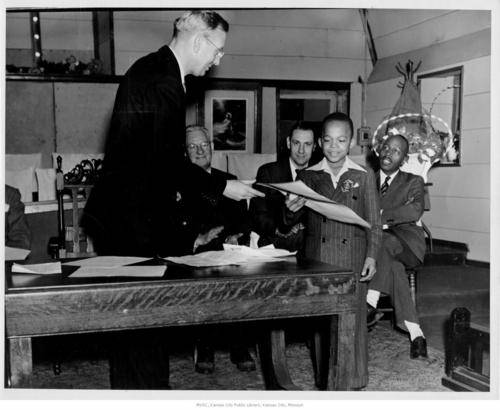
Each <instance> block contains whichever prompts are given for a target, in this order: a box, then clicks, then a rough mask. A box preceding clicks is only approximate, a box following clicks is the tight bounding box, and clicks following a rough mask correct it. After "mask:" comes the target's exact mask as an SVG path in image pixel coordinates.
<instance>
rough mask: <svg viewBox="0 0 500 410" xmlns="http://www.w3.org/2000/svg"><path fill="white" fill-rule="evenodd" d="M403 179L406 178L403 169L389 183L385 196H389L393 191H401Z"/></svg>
mask: <svg viewBox="0 0 500 410" xmlns="http://www.w3.org/2000/svg"><path fill="white" fill-rule="evenodd" d="M403 179H404V178H403V175H402V174H401V171H399V172H398V173H397V175H396V176H395V177H394V180H393V181H392V182H391V184H390V185H389V188H388V189H387V192H386V193H385V196H388V195H390V194H392V193H393V192H397V191H399V187H400V185H401V184H403V183H404V181H403Z"/></svg>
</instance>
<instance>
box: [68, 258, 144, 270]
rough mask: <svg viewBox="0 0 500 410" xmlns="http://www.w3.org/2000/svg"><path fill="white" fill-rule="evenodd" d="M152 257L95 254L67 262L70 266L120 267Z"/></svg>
mask: <svg viewBox="0 0 500 410" xmlns="http://www.w3.org/2000/svg"><path fill="white" fill-rule="evenodd" d="M149 259H151V258H142V257H138V256H95V257H93V258H86V259H79V260H77V261H71V262H65V263H64V264H63V265H68V266H87V267H93V268H118V267H120V266H126V265H132V264H134V263H138V262H144V261H147V260H149Z"/></svg>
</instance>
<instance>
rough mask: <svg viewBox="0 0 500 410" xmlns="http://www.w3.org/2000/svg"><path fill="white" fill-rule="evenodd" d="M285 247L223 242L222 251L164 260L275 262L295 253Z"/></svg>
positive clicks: (205, 264)
mask: <svg viewBox="0 0 500 410" xmlns="http://www.w3.org/2000/svg"><path fill="white" fill-rule="evenodd" d="M295 254H296V252H289V251H287V250H285V249H275V248H274V246H272V245H269V246H265V247H262V248H258V249H252V248H249V247H248V246H241V245H229V244H224V250H223V251H208V252H202V253H198V254H196V255H186V256H175V257H168V258H165V259H166V260H168V261H170V262H174V263H179V264H183V265H189V266H195V267H209V266H224V265H243V264H246V263H250V262H276V261H279V260H280V258H283V257H286V256H292V255H295Z"/></svg>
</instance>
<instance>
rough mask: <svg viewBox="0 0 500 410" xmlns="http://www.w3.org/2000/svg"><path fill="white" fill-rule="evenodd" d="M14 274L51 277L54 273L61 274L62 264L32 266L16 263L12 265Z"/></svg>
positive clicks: (50, 263) (52, 263)
mask: <svg viewBox="0 0 500 410" xmlns="http://www.w3.org/2000/svg"><path fill="white" fill-rule="evenodd" d="M12 272H14V273H33V274H36V275H51V274H53V273H61V272H62V271H61V262H49V263H35V264H31V265H20V264H18V263H14V264H13V265H12Z"/></svg>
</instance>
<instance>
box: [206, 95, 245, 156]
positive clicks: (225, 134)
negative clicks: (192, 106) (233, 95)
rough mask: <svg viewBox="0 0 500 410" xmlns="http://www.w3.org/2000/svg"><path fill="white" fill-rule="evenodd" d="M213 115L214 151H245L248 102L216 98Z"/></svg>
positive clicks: (213, 101)
mask: <svg viewBox="0 0 500 410" xmlns="http://www.w3.org/2000/svg"><path fill="white" fill-rule="evenodd" d="M212 113H213V116H212V129H213V134H212V135H213V142H214V149H215V150H217V151H221V150H232V151H245V149H246V139H247V135H246V123H247V118H246V117H247V101H246V100H233V99H219V98H214V99H213V100H212Z"/></svg>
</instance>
